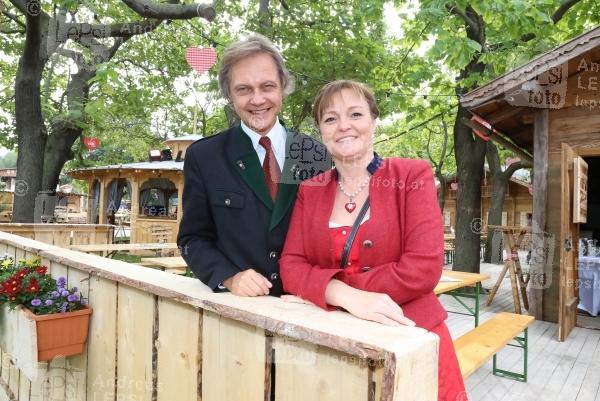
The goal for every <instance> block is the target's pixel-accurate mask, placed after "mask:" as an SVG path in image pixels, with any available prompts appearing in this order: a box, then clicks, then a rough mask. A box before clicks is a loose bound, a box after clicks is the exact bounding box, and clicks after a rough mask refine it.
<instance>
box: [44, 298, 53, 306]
mask: <svg viewBox="0 0 600 401" xmlns="http://www.w3.org/2000/svg"><path fill="white" fill-rule="evenodd" d="M44 303H45V304H46V306H50V305H52V304H53V303H54V301H52V300H51V299H47V300H46V302H44Z"/></svg>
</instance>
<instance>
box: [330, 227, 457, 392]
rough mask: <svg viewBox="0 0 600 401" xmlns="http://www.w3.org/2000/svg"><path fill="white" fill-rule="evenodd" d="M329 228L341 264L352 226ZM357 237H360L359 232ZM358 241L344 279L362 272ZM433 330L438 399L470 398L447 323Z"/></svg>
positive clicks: (354, 245)
mask: <svg viewBox="0 0 600 401" xmlns="http://www.w3.org/2000/svg"><path fill="white" fill-rule="evenodd" d="M364 224H368V220H367V221H365V222H363V224H362V225H361V227H362V226H363V225H364ZM329 230H330V232H331V239H332V244H333V247H334V252H335V263H336V265H339V264H340V261H341V259H342V250H343V249H344V244H345V243H346V239H347V237H348V235H349V234H350V230H351V227H347V226H343V227H334V228H330V229H329ZM359 231H360V228H359ZM356 238H358V233H357V236H356ZM356 243H357V241H355V242H354V243H353V244H352V248H351V249H350V254H349V256H348V263H347V266H346V268H345V269H344V275H343V276H340V277H339V279H340V280H342V281H344V278H345V277H347V276H349V275H352V274H358V273H360V272H361V270H360V265H359V263H358V260H359V259H358V247H357V246H356ZM431 332H433V333H435V334H437V335H438V336H439V337H440V351H439V357H438V401H467V399H468V398H467V393H466V391H465V384H464V381H463V379H462V375H461V373H460V368H459V366H458V360H457V359H456V352H455V351H454V344H453V342H452V337H450V332H449V331H448V327H447V326H446V323H444V322H442V323H440V324H439V325H437V326H435V327H434V328H433V329H431Z"/></svg>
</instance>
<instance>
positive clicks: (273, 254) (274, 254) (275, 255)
mask: <svg viewBox="0 0 600 401" xmlns="http://www.w3.org/2000/svg"><path fill="white" fill-rule="evenodd" d="M269 257H270V258H271V259H275V258H276V257H277V252H275V251H271V253H269Z"/></svg>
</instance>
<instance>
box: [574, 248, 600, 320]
mask: <svg viewBox="0 0 600 401" xmlns="http://www.w3.org/2000/svg"><path fill="white" fill-rule="evenodd" d="M579 283H580V286H579V305H577V307H578V308H579V309H583V310H584V311H586V312H587V313H589V314H590V315H592V316H598V313H599V312H600V258H599V257H590V256H580V257H579Z"/></svg>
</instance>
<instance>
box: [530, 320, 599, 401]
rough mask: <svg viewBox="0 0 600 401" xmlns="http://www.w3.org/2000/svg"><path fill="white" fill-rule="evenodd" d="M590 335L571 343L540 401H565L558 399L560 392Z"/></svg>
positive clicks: (587, 333) (549, 379)
mask: <svg viewBox="0 0 600 401" xmlns="http://www.w3.org/2000/svg"><path fill="white" fill-rule="evenodd" d="M588 335H589V332H588V331H586V332H584V335H582V336H578V337H575V338H573V339H571V341H569V348H568V349H567V351H566V352H565V353H562V354H561V359H560V361H559V362H558V364H557V365H556V368H555V369H554V372H553V373H552V376H550V377H549V378H548V383H547V384H546V385H545V386H544V389H543V390H542V391H541V392H540V393H539V399H540V400H544V401H546V400H548V401H555V400H558V401H565V399H564V398H558V396H559V394H560V390H561V389H562V387H563V386H564V384H565V382H566V380H567V377H568V375H569V371H570V370H571V369H572V368H573V364H574V363H575V360H576V358H577V355H578V354H579V352H580V351H581V349H582V347H583V346H584V344H585V341H586V339H587V337H588Z"/></svg>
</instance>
